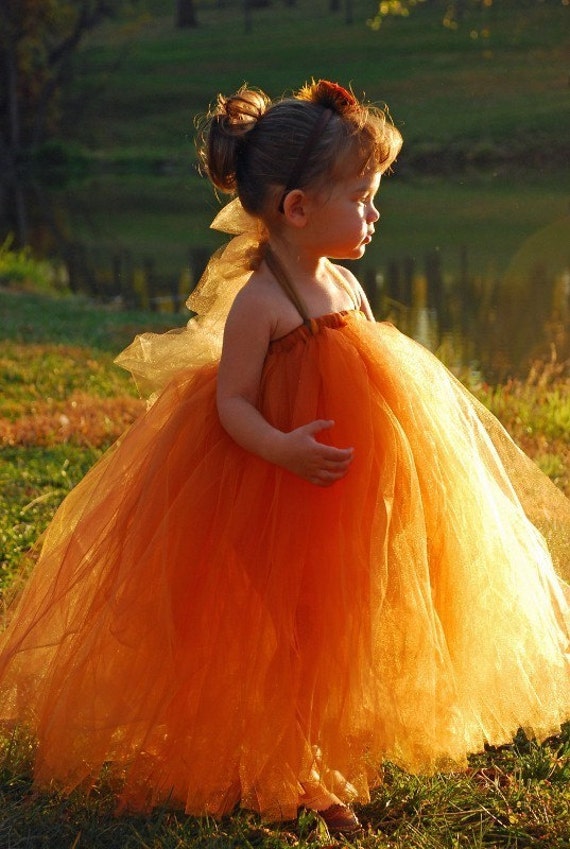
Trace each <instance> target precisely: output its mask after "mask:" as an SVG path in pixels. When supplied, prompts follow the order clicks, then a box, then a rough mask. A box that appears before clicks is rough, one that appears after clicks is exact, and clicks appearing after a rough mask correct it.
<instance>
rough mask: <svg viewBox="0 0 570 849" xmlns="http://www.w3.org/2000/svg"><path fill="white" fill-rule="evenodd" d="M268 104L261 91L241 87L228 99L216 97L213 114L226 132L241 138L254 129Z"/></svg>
mask: <svg viewBox="0 0 570 849" xmlns="http://www.w3.org/2000/svg"><path fill="white" fill-rule="evenodd" d="M270 103H271V101H270V99H269V98H268V97H267V95H265V94H264V93H263V92H262V91H259V90H257V89H251V88H247V86H243V87H242V88H240V89H239V91H237V92H236V93H235V94H232V95H231V96H230V97H224V96H223V95H221V94H220V95H218V101H217V104H216V108H215V110H214V114H215V116H216V118H217V119H218V121H219V123H220V125H221V127H222V128H223V129H224V130H225V131H226V132H228V133H229V134H231V135H236V136H242V135H245V133H247V132H249V131H250V130H252V129H253V128H254V126H255V125H256V124H257V122H258V121H259V119H260V118H261V117H262V116H263V115H264V113H265V111H266V109H267V107H268V106H269V105H270Z"/></svg>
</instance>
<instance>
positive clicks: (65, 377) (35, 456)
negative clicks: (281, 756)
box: [0, 291, 570, 849]
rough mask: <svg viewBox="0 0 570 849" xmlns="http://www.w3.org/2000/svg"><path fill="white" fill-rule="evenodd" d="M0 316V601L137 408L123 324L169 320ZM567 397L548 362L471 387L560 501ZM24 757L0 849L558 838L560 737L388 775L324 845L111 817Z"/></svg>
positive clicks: (5, 750)
mask: <svg viewBox="0 0 570 849" xmlns="http://www.w3.org/2000/svg"><path fill="white" fill-rule="evenodd" d="M0 315H1V316H2V328H3V330H2V337H3V338H2V340H1V341H0V380H1V381H2V385H3V388H4V391H3V394H2V396H1V397H0V426H1V428H2V429H1V431H0V443H1V445H2V447H1V453H0V563H1V567H0V569H1V571H0V586H4V587H5V588H8V587H9V586H10V585H11V584H12V583H13V582H14V580H15V576H16V574H17V573H18V570H19V569H20V568H21V564H22V560H23V558H24V555H25V552H26V551H27V550H28V549H29V547H30V546H31V545H32V544H33V542H34V540H35V539H36V538H37V537H38V535H39V534H40V533H41V532H42V531H43V529H44V528H45V527H46V525H47V523H48V522H49V520H50V518H51V516H52V514H53V511H54V510H55V508H56V506H57V505H58V504H59V502H60V501H61V500H62V499H63V498H64V497H65V495H66V494H67V492H69V490H70V489H71V487H72V486H74V485H75V484H76V483H77V482H78V481H79V480H80V479H81V477H82V476H83V475H84V474H85V472H86V471H87V469H88V468H89V467H90V466H91V465H92V464H93V463H94V462H95V460H96V459H97V458H98V457H99V456H100V455H101V453H102V452H103V451H104V450H105V449H106V447H107V446H108V445H109V444H110V443H111V442H112V441H113V440H114V439H115V438H116V436H117V435H118V434H119V432H120V431H121V430H122V429H123V428H124V427H125V426H126V424H127V423H128V421H130V420H132V418H133V417H134V416H135V415H136V414H137V413H138V411H139V410H140V409H141V406H140V402H139V401H138V400H137V398H136V397H135V393H134V389H133V387H132V384H131V381H130V378H129V377H128V375H126V374H124V373H123V372H122V371H120V370H119V369H116V368H115V367H113V365H112V359H113V357H114V356H115V355H116V353H117V352H118V350H119V349H120V348H121V347H122V346H123V345H124V344H127V343H128V341H130V338H131V336H132V333H133V327H134V326H135V325H138V326H137V327H136V329H137V330H141V329H143V327H146V328H149V327H155V328H159V327H164V326H167V325H168V324H169V322H170V319H169V318H165V317H160V316H151V315H149V314H148V313H144V314H131V315H127V316H125V315H123V314H121V313H116V312H113V311H110V310H105V309H101V308H96V307H94V306H93V305H92V304H90V303H89V302H87V301H85V300H83V299H81V298H73V297H69V298H59V299H54V298H48V297H46V296H45V295H34V294H32V293H13V292H2V291H0ZM569 389H570V383H569V378H568V374H567V371H564V369H563V368H562V367H560V366H557V365H556V364H555V363H550V364H543V365H542V366H541V367H538V366H536V367H535V369H534V371H533V372H532V373H531V374H530V375H529V377H528V379H527V380H526V381H511V382H509V383H508V384H505V385H504V386H499V387H489V386H486V385H482V386H478V387H476V391H477V394H478V395H479V396H480V397H481V398H482V399H483V400H484V401H485V402H486V403H487V404H488V405H489V406H490V407H491V408H492V409H493V410H494V411H495V412H496V413H497V414H498V415H499V416H500V417H501V418H502V420H503V422H504V423H505V424H506V426H507V427H508V428H509V429H510V430H511V432H512V433H513V434H514V435H515V437H517V438H518V439H519V440H521V441H523V442H525V440H526V442H525V447H526V448H527V450H528V451H529V453H533V452H534V456H536V458H537V459H539V460H541V462H542V464H543V465H547V464H550V465H551V471H552V474H553V477H554V478H555V479H556V481H557V483H558V484H559V485H560V486H561V487H562V488H563V489H565V491H566V492H567V493H568V494H570V476H569V472H570V456H569V455H570V442H569V438H568V434H569V432H570V431H569V428H568V421H569V416H570V400H569V399H570V392H569V391H568V390H569ZM74 404H75V406H74ZM66 420H67V421H66ZM547 471H548V469H547ZM30 753H31V750H30V747H29V745H28V743H27V742H26V741H25V740H18V739H16V738H12V739H10V738H8V739H4V741H3V744H1V745H0V846H2V849H16V847H17V849H241V847H243V848H244V849H287V847H299V849H310V847H333V846H342V845H351V846H354V847H360V849H532V847H536V849H538V847H548V849H566V847H567V846H568V845H569V841H570V727H567V728H565V729H564V730H563V731H562V733H561V734H560V735H559V736H557V737H555V738H552V739H550V740H548V741H546V742H545V743H544V744H543V745H538V744H537V743H534V742H530V741H528V740H526V738H524V736H522V735H521V736H519V737H517V739H516V740H515V741H513V744H512V745H511V746H506V747H503V748H500V749H490V750H488V751H485V752H483V753H481V754H478V755H474V756H473V757H472V758H471V759H470V764H469V769H468V771H467V772H465V773H460V774H446V775H438V776H434V777H418V776H410V775H407V774H406V773H404V772H402V771H400V770H398V769H397V768H395V767H393V766H391V765H390V764H388V765H387V766H386V774H385V780H384V783H383V785H382V786H381V787H379V788H378V789H377V790H376V791H375V792H374V794H373V797H372V800H371V802H370V804H368V805H366V806H364V807H363V808H362V809H361V810H360V811H359V813H360V815H361V818H362V820H363V822H364V823H365V825H366V829H365V832H364V834H363V835H362V836H360V837H359V838H357V839H354V840H352V841H344V840H340V841H335V840H332V839H331V838H330V836H329V835H328V832H327V830H326V828H325V827H324V825H323V823H322V822H321V821H320V820H319V818H318V817H316V816H315V815H313V814H311V813H305V814H303V815H302V816H301V818H300V820H299V822H298V823H285V824H280V825H268V824H264V823H261V822H260V821H259V820H258V818H257V817H255V816H254V815H252V814H249V813H247V812H239V813H237V814H236V815H235V816H233V817H230V818H227V819H225V820H223V821H221V822H216V821H213V820H211V819H208V818H204V819H196V818H193V817H186V816H184V815H182V814H181V813H179V812H176V811H168V810H157V811H155V812H154V813H153V814H152V815H150V816H140V815H130V814H128V815H123V816H121V817H117V816H115V813H114V797H113V794H112V792H111V790H110V789H109V788H108V787H106V785H105V783H104V781H102V782H101V783H100V784H99V785H97V787H96V788H95V789H94V791H93V792H92V793H91V794H90V795H89V796H85V795H84V794H82V793H79V792H77V793H74V794H72V795H71V796H70V797H64V796H61V795H60V794H59V793H58V792H57V790H56V789H55V788H53V789H51V790H50V789H48V790H45V791H42V792H40V791H38V790H36V789H35V788H34V787H33V786H32V780H31V774H30V765H29V764H30Z"/></svg>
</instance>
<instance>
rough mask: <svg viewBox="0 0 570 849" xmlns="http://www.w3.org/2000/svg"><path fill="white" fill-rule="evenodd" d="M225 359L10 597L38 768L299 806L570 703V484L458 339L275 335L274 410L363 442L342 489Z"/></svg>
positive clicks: (8, 670)
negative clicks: (549, 464) (225, 393)
mask: <svg viewBox="0 0 570 849" xmlns="http://www.w3.org/2000/svg"><path fill="white" fill-rule="evenodd" d="M216 371H217V365H216V363H215V362H212V363H206V364H205V365H202V366H196V367H187V368H185V369H182V370H180V371H179V372H178V373H177V374H175V375H174V377H171V379H170V382H168V384H167V386H166V388H165V389H164V390H163V391H162V392H161V393H160V395H159V397H158V399H157V400H156V402H155V403H154V404H153V405H152V406H151V407H150V408H149V410H148V411H147V412H146V413H145V414H144V415H143V416H141V418H140V419H139V420H138V421H137V422H135V424H134V425H133V426H132V427H131V429H130V430H129V431H128V432H127V433H126V434H125V436H124V437H123V438H122V440H121V441H120V442H119V443H118V444H117V445H115V446H114V447H113V448H112V449H111V450H110V451H109V452H108V453H107V454H106V455H105V456H104V457H103V459H102V460H101V461H100V462H99V463H98V464H97V465H96V466H95V468H94V469H93V470H92V471H91V472H90V473H89V474H88V475H87V477H86V478H85V479H84V480H83V481H82V483H81V484H80V485H79V486H78V487H77V488H76V489H75V490H74V491H73V492H72V493H71V494H70V495H69V496H68V498H67V499H66V500H65V501H64V502H63V504H62V506H61V507H60V509H59V511H58V513H57V514H56V516H55V519H54V521H53V522H52V524H51V526H50V528H49V530H48V532H47V535H46V539H45V542H44V546H43V551H42V555H41V558H40V560H39V563H38V564H37V566H36V568H35V570H34V572H33V574H32V576H31V578H30V579H29V581H28V583H27V585H26V587H25V589H24V592H23V594H22V596H21V598H20V600H19V603H18V604H17V605H16V606H15V607H14V608H13V609H12V611H11V614H10V618H11V623H10V624H9V626H8V628H7V630H6V632H5V635H4V638H3V642H2V647H1V655H0V717H1V718H2V720H3V721H4V722H5V723H7V724H24V725H26V726H27V727H28V728H29V729H30V731H31V732H32V733H33V735H34V736H35V738H36V739H37V741H38V748H37V756H36V764H35V774H36V780H37V782H38V783H39V784H47V783H49V782H51V781H55V782H56V783H57V784H59V785H60V786H62V787H63V788H65V789H67V790H69V789H71V788H73V787H75V786H77V785H78V784H81V783H87V784H89V783H91V782H93V781H95V780H96V779H97V776H98V775H99V773H100V770H101V769H102V768H103V767H104V766H105V768H106V769H107V773H108V774H110V775H111V776H112V777H113V778H114V779H116V781H117V787H118V789H119V794H120V796H121V799H122V801H123V803H124V804H126V805H129V806H131V807H135V808H139V809H145V808H148V807H150V806H152V805H154V804H158V803H170V804H173V805H177V806H180V807H184V808H185V809H186V810H187V811H188V812H191V813H196V814H203V813H211V814H214V815H221V814H223V813H225V812H228V811H230V810H231V809H232V808H233V807H234V806H235V805H236V804H238V803H239V804H242V805H243V806H245V807H249V808H252V809H254V810H257V811H259V812H261V813H262V814H263V815H264V816H266V817H268V818H289V817H293V816H295V814H296V812H297V809H298V806H299V805H302V804H313V805H314V806H315V807H318V806H319V804H320V806H321V807H324V806H326V805H325V802H327V803H328V801H330V799H331V798H340V799H351V798H353V797H354V795H355V794H357V795H358V798H360V799H361V800H366V799H367V796H368V791H369V788H370V786H372V785H373V784H374V783H376V782H377V781H378V776H379V768H380V765H381V763H382V761H383V759H390V760H391V761H394V762H396V763H398V764H400V765H402V766H403V767H405V768H406V769H408V770H413V771H432V770H434V769H440V768H444V769H446V768H448V767H461V766H462V765H463V764H464V762H465V758H466V755H467V753H469V752H472V751H476V750H478V749H480V748H481V747H482V746H483V744H484V743H485V742H490V743H503V742H506V741H509V740H510V739H511V738H512V735H513V734H514V733H515V732H516V731H517V729H518V728H519V727H520V726H522V727H524V728H526V729H528V730H529V731H530V732H531V733H534V734H536V735H538V736H539V737H542V736H545V735H548V734H550V733H552V732H554V731H556V730H557V729H558V728H559V725H560V723H561V722H563V721H564V720H567V719H569V718H570V664H569V660H570V658H569V653H568V652H569V631H568V606H567V602H566V600H565V597H564V590H565V584H563V583H562V582H561V580H560V579H559V578H558V577H557V575H556V573H555V570H554V568H553V563H552V557H555V558H556V559H557V564H558V569H559V572H560V574H563V573H565V574H566V575H567V574H568V565H569V563H570V558H569V540H570V505H569V503H568V501H567V500H566V499H565V498H564V497H563V496H562V495H561V494H560V493H559V492H558V490H557V489H556V488H555V487H554V486H553V485H552V484H550V483H549V482H548V481H547V479H546V478H544V477H543V476H542V475H541V473H540V472H539V471H538V470H537V469H536V467H534V466H533V464H532V463H530V461H528V460H527V459H526V458H525V457H524V455H522V454H521V453H520V452H519V451H518V449H516V448H515V446H514V445H513V444H512V443H511V441H510V440H509V438H508V437H507V435H506V434H505V433H504V431H503V430H502V428H501V427H500V426H499V425H498V423H496V422H495V420H494V419H493V418H492V417H491V416H490V415H489V414H487V413H486V412H485V411H483V410H482V409H480V408H479V407H478V406H477V405H476V404H475V402H474V401H473V399H472V398H471V396H469V394H468V393H467V392H466V391H465V390H464V389H463V388H462V387H461V386H460V384H459V383H457V382H456V381H455V380H454V379H453V378H452V377H451V375H449V373H448V372H447V371H446V370H445V369H444V367H443V366H442V365H441V364H440V363H439V362H438V361H437V360H436V359H435V358H434V357H432V356H431V355H430V354H429V353H428V352H426V351H425V350H424V349H422V348H421V347H420V346H418V345H416V344H415V343H413V342H412V341H410V340H409V339H407V338H406V337H405V336H403V335H402V334H400V333H399V332H398V331H397V330H396V329H394V328H393V327H391V326H390V325H386V324H374V323H370V322H367V321H366V320H365V319H364V317H363V316H362V315H361V314H360V313H358V312H349V313H346V314H334V315H331V316H325V317H323V318H321V319H319V320H317V321H315V322H313V325H312V327H311V328H309V327H306V326H302V327H299V328H298V329H297V330H295V331H293V332H292V333H291V334H289V335H288V336H286V337H284V338H283V339H281V340H279V341H277V342H275V343H273V344H272V346H271V348H270V351H269V354H268V356H267V360H266V364H265V368H264V371H263V378H262V386H261V394H260V408H261V411H262V413H263V415H264V416H266V417H267V419H268V420H269V421H270V422H272V423H273V424H274V425H275V426H276V427H278V428H281V429H283V430H290V429H292V428H294V427H297V426H298V425H301V424H305V423H307V422H309V421H312V420H314V419H318V418H323V419H333V420H334V421H335V426H334V428H332V429H331V430H330V431H326V432H323V433H322V438H323V439H326V440H328V441H330V442H332V443H334V444H335V445H339V446H354V448H355V459H354V462H353V464H352V466H351V468H350V471H349V474H348V475H347V477H346V478H345V479H343V480H342V481H339V482H337V483H336V484H334V485H333V486H332V487H330V488H326V489H322V488H319V487H315V486H313V485H311V484H309V483H307V482H305V481H303V480H301V479H299V478H297V477H295V476H294V475H292V474H290V473H288V472H286V471H283V470H281V469H279V468H277V467H275V466H273V465H271V464H269V463H266V462H265V461H263V460H261V459H258V458H256V457H254V456H252V455H250V454H248V453H247V452H245V451H244V450H242V449H241V448H240V447H238V446H237V445H236V444H235V443H234V442H233V441H232V440H231V438H230V437H229V436H228V435H227V434H226V433H225V431H224V430H223V429H222V427H221V425H220V423H219V420H218V416H217V412H216V406H215V385H216ZM482 420H484V424H483V423H482ZM503 461H506V462H507V466H508V468H505V465H504V463H503ZM523 504H524V510H523V506H522V505H523ZM528 516H531V517H532V518H533V521H534V522H535V523H537V524H540V526H541V533H539V531H538V530H537V528H536V527H535V524H531V522H530V521H529V518H528ZM546 538H548V540H549V543H548V546H547V543H546V542H545V539H546ZM565 570H566V572H565ZM319 800H320V801H319Z"/></svg>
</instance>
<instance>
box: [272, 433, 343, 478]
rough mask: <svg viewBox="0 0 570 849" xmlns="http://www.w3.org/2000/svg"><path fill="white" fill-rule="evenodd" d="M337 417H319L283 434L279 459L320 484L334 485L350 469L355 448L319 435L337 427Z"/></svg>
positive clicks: (280, 464) (278, 462)
mask: <svg viewBox="0 0 570 849" xmlns="http://www.w3.org/2000/svg"><path fill="white" fill-rule="evenodd" d="M333 425H334V422H333V421H325V420H323V419H318V420H317V421H314V422H310V423H309V424H306V425H303V426H302V427H299V428H296V430H292V431H290V432H289V433H284V434H282V439H280V440H279V441H280V445H279V450H278V454H277V457H276V459H275V462H276V463H277V464H278V465H279V466H282V467H283V468H284V469H287V470H288V471H289V472H293V474H295V475H298V476H299V477H301V478H304V479H305V480H307V481H309V483H312V484H315V485H316V486H330V485H331V484H333V483H334V482H335V481H337V480H340V479H341V478H343V477H344V476H345V475H346V473H347V472H348V467H349V466H350V464H351V462H352V459H353V456H354V448H335V447H334V446H332V445H323V443H322V442H318V440H317V439H315V435H316V434H317V433H319V432H320V431H321V430H328V429H329V428H331V427H333Z"/></svg>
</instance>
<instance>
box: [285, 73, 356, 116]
mask: <svg viewBox="0 0 570 849" xmlns="http://www.w3.org/2000/svg"><path fill="white" fill-rule="evenodd" d="M297 97H298V98H299V100H310V101H311V102H312V103H318V104H319V105H320V106H326V107H327V108H328V109H332V111H333V112H336V113H337V115H344V114H345V113H346V112H349V111H351V110H352V109H353V108H354V107H355V106H357V105H358V101H357V100H356V98H355V96H354V95H353V94H352V92H351V91H348V89H346V88H344V87H343V86H341V85H339V84H338V83H333V82H331V81H330V80H319V81H318V82H314V81H313V82H312V83H311V85H306V86H303V88H302V89H300V91H299V93H298V95H297Z"/></svg>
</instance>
